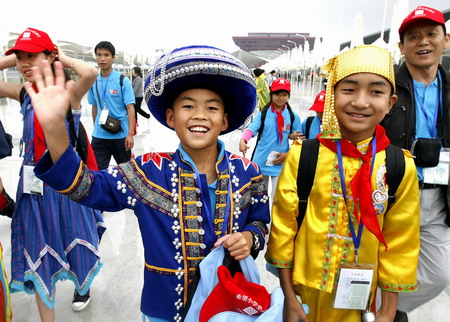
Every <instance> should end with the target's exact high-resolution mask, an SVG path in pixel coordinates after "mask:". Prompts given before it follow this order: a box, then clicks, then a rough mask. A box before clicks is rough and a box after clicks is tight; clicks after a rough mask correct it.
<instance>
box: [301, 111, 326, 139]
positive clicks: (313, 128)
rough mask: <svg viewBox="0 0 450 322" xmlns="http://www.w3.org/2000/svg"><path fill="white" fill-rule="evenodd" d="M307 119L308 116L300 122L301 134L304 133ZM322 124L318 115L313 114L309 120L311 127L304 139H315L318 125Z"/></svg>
mask: <svg viewBox="0 0 450 322" xmlns="http://www.w3.org/2000/svg"><path fill="white" fill-rule="evenodd" d="M307 120H308V118H306V119H305V120H303V122H302V133H303V135H306V121H307ZM321 125H322V121H321V120H320V119H319V117H317V115H316V116H314V118H313V120H312V122H311V127H310V128H309V135H308V137H307V138H306V139H315V138H316V136H317V134H319V133H320V126H321Z"/></svg>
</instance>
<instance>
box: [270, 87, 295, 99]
mask: <svg viewBox="0 0 450 322" xmlns="http://www.w3.org/2000/svg"><path fill="white" fill-rule="evenodd" d="M282 92H285V93H287V94H288V95H289V97H291V93H290V92H289V91H287V90H285V89H279V90H277V91H275V92H272V91H270V98H272V95H274V94H275V95H278V94H280V93H282Z"/></svg>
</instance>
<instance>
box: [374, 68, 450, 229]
mask: <svg viewBox="0 0 450 322" xmlns="http://www.w3.org/2000/svg"><path fill="white" fill-rule="evenodd" d="M438 68H439V71H440V73H441V78H442V84H441V87H442V89H443V95H442V105H443V111H444V113H443V115H442V116H440V117H439V119H438V135H439V136H440V137H442V145H443V146H444V147H450V73H449V72H447V71H446V70H445V69H444V68H443V67H442V66H441V65H439V67H438ZM395 82H396V86H397V93H396V94H397V96H398V100H397V102H396V103H395V105H394V106H393V107H392V109H391V111H390V112H389V114H388V115H386V117H385V118H384V120H383V121H382V122H381V125H383V126H384V128H385V129H386V134H387V136H388V137H389V139H390V140H391V143H392V144H394V145H397V146H399V147H401V148H403V149H408V150H409V149H410V148H411V144H412V142H413V140H414V136H415V133H416V109H415V103H414V102H415V101H414V88H413V83H412V77H411V74H410V73H409V71H408V68H406V64H402V65H401V66H400V68H399V69H398V71H397V73H396V74H395ZM449 183H450V182H449ZM447 187H449V186H447ZM449 205H450V189H447V218H446V222H447V225H449V226H450V211H449V209H450V207H449Z"/></svg>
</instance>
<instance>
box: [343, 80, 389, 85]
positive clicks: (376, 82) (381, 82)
mask: <svg viewBox="0 0 450 322" xmlns="http://www.w3.org/2000/svg"><path fill="white" fill-rule="evenodd" d="M342 83H343V84H345V83H347V84H352V85H358V84H359V82H358V81H356V80H353V79H344V80H342ZM369 85H370V86H388V84H387V82H385V81H374V82H370V84H369Z"/></svg>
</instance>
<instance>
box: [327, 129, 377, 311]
mask: <svg viewBox="0 0 450 322" xmlns="http://www.w3.org/2000/svg"><path fill="white" fill-rule="evenodd" d="M336 148H337V154H338V161H339V175H340V180H341V188H342V194H343V196H344V200H345V204H346V205H347V192H346V186H345V176H344V165H343V162H342V150H341V145H340V141H338V142H336ZM375 155H376V138H374V139H373V140H372V170H373V165H374V160H375ZM372 170H371V173H372ZM348 218H349V220H348V221H349V227H350V231H351V233H352V240H353V245H354V258H355V262H354V263H348V264H346V265H344V266H342V267H341V268H340V270H339V280H338V284H337V289H336V295H335V298H334V308H336V309H349V310H365V309H366V308H367V303H368V301H369V296H370V289H371V287H372V278H373V272H374V265H373V264H360V263H358V256H359V255H358V250H359V246H360V243H361V237H362V232H363V227H364V226H363V223H362V222H360V223H359V227H358V234H356V231H355V228H354V226H353V222H352V220H351V217H350V213H349V214H348Z"/></svg>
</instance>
